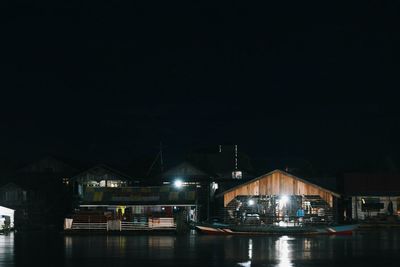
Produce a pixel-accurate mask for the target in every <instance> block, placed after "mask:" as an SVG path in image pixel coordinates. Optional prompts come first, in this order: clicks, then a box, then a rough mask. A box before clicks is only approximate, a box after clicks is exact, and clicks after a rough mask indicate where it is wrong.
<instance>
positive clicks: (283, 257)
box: [275, 236, 293, 267]
mask: <svg viewBox="0 0 400 267" xmlns="http://www.w3.org/2000/svg"><path fill="white" fill-rule="evenodd" d="M289 240H293V238H292V239H290V238H289V237H288V236H282V237H280V238H279V239H278V240H276V245H275V246H276V251H277V253H278V257H277V259H278V261H279V263H278V265H277V266H278V267H292V266H293V264H292V262H291V253H292V251H291V250H292V248H291V245H289V242H288V241H289Z"/></svg>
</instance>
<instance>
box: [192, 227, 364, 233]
mask: <svg viewBox="0 0 400 267" xmlns="http://www.w3.org/2000/svg"><path fill="white" fill-rule="evenodd" d="M357 227H358V225H340V226H330V227H323V228H309V229H308V230H306V231H305V230H304V229H298V230H296V229H294V230H293V229H290V230H287V231H285V230H286V229H275V230H274V229H268V230H261V229H262V228H260V230H259V231H254V230H253V231H239V230H237V229H235V230H232V229H230V228H229V227H226V228H220V227H214V226H201V225H197V226H196V228H197V229H198V230H199V231H200V232H201V233H203V234H207V235H351V234H353V232H354V231H355V230H356V229H357Z"/></svg>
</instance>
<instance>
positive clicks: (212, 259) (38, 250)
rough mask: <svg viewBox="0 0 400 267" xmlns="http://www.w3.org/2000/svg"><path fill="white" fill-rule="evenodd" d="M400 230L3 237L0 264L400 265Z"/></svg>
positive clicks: (0, 248)
mask: <svg viewBox="0 0 400 267" xmlns="http://www.w3.org/2000/svg"><path fill="white" fill-rule="evenodd" d="M399 237H400V231H383V232H382V231H380V232H373V233H363V234H356V235H354V236H337V237H335V236H331V237H329V236H318V237H288V236H281V237H278V236H276V237H275V236H271V237H239V236H201V235H186V236H175V235H161V236H157V235H136V236H135V235H131V236H118V235H116V236H101V235H99V236H89V235H84V236H63V235H60V234H59V233H56V234H49V233H43V232H41V233H32V234H22V233H17V234H11V235H9V236H0V266H1V267H3V266H4V267H8V266H33V265H40V266H66V267H69V266H74V267H81V266H82V267H83V266H85V267H92V266H96V267H102V266H107V267H109V266H114V265H116V266H133V264H135V265H137V266H145V267H150V266H157V267H159V266H161V267H162V266H202V267H203V266H244V267H250V266H252V267H254V266H266V267H295V266H328V267H329V266H341V267H345V266H352V267H353V266H363V267H369V266H371V267H372V266H374V267H375V266H377V265H382V266H385V267H386V266H397V265H398V262H399V261H400V255H399V253H398V249H399V242H400V238H399Z"/></svg>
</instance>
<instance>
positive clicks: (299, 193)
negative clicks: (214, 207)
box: [218, 170, 340, 224]
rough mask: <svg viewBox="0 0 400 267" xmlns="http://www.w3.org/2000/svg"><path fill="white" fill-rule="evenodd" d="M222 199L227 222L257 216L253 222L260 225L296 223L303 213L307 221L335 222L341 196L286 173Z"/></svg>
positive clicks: (267, 176)
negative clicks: (285, 222) (337, 202)
mask: <svg viewBox="0 0 400 267" xmlns="http://www.w3.org/2000/svg"><path fill="white" fill-rule="evenodd" d="M218 196H219V197H223V203H224V209H225V211H226V212H225V219H227V220H228V221H232V220H234V221H235V220H236V222H238V223H239V222H245V221H246V220H248V217H249V216H253V218H252V220H251V221H252V222H253V223H260V224H269V223H274V222H279V221H283V220H286V221H291V220H292V221H293V220H294V219H295V218H296V215H298V211H299V210H301V211H302V212H303V213H304V215H303V216H301V217H304V219H305V220H306V221H309V222H332V221H333V220H334V215H335V209H336V207H335V206H336V204H335V203H336V199H337V198H339V197H340V195H339V194H337V193H335V192H333V191H331V190H329V189H326V188H323V187H321V186H319V185H317V184H315V183H313V182H310V181H309V180H306V179H303V178H300V177H297V176H295V175H292V174H290V173H287V172H285V171H282V170H274V171H272V172H269V173H267V174H264V175H261V176H259V177H257V178H255V179H252V180H250V181H247V182H245V183H243V184H240V185H238V186H235V187H233V188H231V189H229V190H227V191H225V192H223V193H221V194H219V195H218ZM254 217H256V219H255V218H254ZM297 217H298V216H297ZM263 218H264V219H263Z"/></svg>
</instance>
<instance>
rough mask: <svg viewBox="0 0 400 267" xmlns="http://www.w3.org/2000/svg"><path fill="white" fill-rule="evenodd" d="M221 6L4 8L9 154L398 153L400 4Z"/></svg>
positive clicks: (0, 64)
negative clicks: (230, 148) (228, 147)
mask: <svg viewBox="0 0 400 267" xmlns="http://www.w3.org/2000/svg"><path fill="white" fill-rule="evenodd" d="M126 2H128V3H126ZM217 2H218V1H195V2H192V1H102V0H99V1H65V3H62V1H15V0H14V1H1V4H0V21H1V28H0V29H1V31H0V32H1V50H0V51H1V52H0V73H1V74H0V75H1V79H0V88H1V96H0V99H1V104H0V111H1V113H0V114H1V115H0V116H1V124H0V136H1V138H0V148H1V149H0V157H1V158H13V159H29V158H35V157H40V156H44V155H48V154H53V155H61V156H65V157H70V158H76V159H96V160H97V159H101V160H108V159H113V160H131V159H134V158H137V157H140V156H141V155H155V154H156V153H157V151H158V145H159V142H160V141H162V142H163V144H164V145H165V156H166V157H170V159H171V160H172V159H176V158H180V157H183V155H184V154H185V153H186V152H188V151H191V150H193V149H197V148H201V147H210V146H214V145H215V146H216V145H218V144H238V145H239V147H240V149H241V150H242V151H245V152H247V153H248V154H249V155H250V156H252V157H255V158H262V157H303V158H326V159H327V160H331V159H338V158H349V159H352V158H353V159H354V158H359V157H363V158H368V157H371V158H381V157H393V158H397V157H398V151H399V148H400V145H399V143H400V142H399V136H400V135H399V133H400V131H399V130H400V127H399V122H400V120H399V115H400V113H399V111H398V109H397V107H398V100H397V96H396V94H395V91H396V89H398V88H400V87H399V73H400V72H399V70H400V68H399V51H400V50H399V47H400V42H399V41H400V34H399V29H398V26H397V25H399V21H398V17H399V16H398V15H399V3H398V2H397V1H343V2H345V3H340V2H341V1H340V2H338V1H264V2H268V3H267V4H264V5H262V6H257V5H256V4H252V3H248V2H249V1H224V2H221V3H217ZM269 2H273V3H269Z"/></svg>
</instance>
